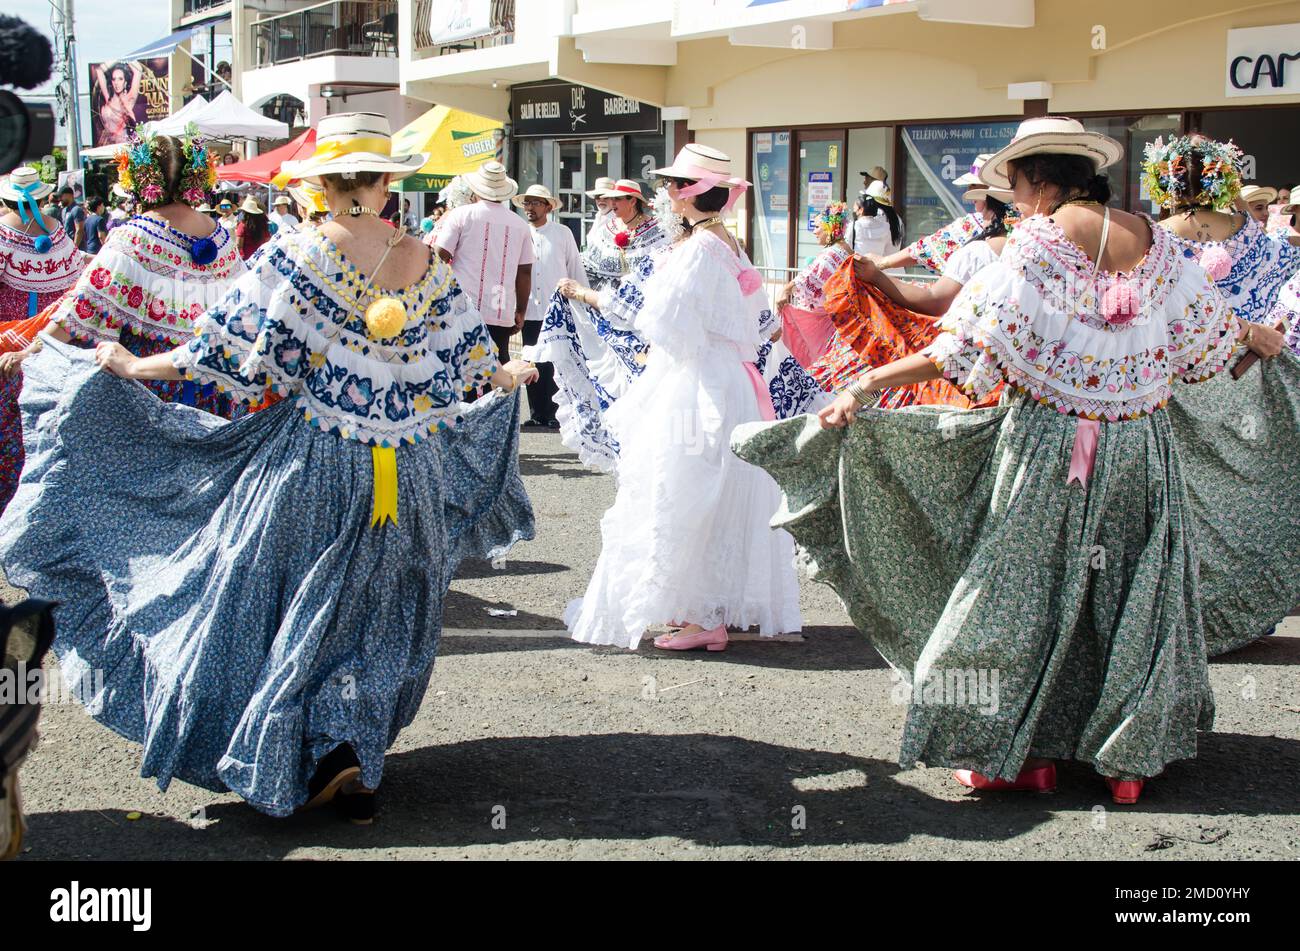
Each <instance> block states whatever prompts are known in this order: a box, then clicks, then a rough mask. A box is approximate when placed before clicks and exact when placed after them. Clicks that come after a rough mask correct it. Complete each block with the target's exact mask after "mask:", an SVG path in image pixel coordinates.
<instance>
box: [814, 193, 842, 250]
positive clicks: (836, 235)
mask: <svg viewBox="0 0 1300 951" xmlns="http://www.w3.org/2000/svg"><path fill="white" fill-rule="evenodd" d="M847 218H848V206H847V205H846V204H845V203H844V202H842V201H833V202H831V203H830V204H829V205H827V206H826V207H825V208H823V209H822V210H821V211H820V212H819V213H818V215H817V231H818V232H819V233H821V234H825V235H829V236H830V239H831V241H839V240H840V239H841V238H843V237H844V223H845V221H846V220H847Z"/></svg>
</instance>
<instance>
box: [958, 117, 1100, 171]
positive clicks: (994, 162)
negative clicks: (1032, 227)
mask: <svg viewBox="0 0 1300 951" xmlns="http://www.w3.org/2000/svg"><path fill="white" fill-rule="evenodd" d="M1030 155H1081V156H1083V157H1084V158H1087V159H1089V160H1090V161H1091V162H1092V164H1093V167H1094V168H1095V169H1096V170H1097V172H1101V170H1102V169H1104V168H1109V167H1110V166H1111V165H1114V164H1115V163H1116V162H1118V161H1119V160H1120V159H1122V158H1123V157H1124V146H1122V145H1120V144H1119V143H1118V142H1116V141H1115V140H1114V139H1112V138H1111V137H1110V136H1108V135H1102V134H1101V133H1100V132H1089V131H1088V130H1087V129H1085V128H1084V127H1083V123H1081V122H1079V121H1078V120H1077V119H1068V118H1066V117H1065V116H1044V117H1043V118H1040V119H1026V120H1025V121H1024V122H1022V123H1020V127H1019V128H1018V129H1016V134H1015V137H1014V138H1012V140H1011V142H1010V143H1009V144H1008V145H1007V146H1006V147H1005V148H1004V149H1002V150H1001V151H999V152H995V153H993V155H991V156H990V157H989V159H988V161H987V162H985V163H984V165H983V166H981V167H980V171H979V177H980V181H981V182H983V183H984V184H985V185H992V186H993V187H994V188H1010V187H1011V179H1010V178H1008V177H1007V163H1008V162H1012V161H1014V160H1016V159H1022V158H1026V157H1027V156H1030Z"/></svg>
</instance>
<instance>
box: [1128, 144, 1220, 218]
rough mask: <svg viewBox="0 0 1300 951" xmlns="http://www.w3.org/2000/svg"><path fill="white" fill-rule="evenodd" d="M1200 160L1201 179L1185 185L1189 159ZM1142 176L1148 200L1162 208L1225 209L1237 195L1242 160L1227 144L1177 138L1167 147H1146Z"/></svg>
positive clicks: (1161, 145)
mask: <svg viewBox="0 0 1300 951" xmlns="http://www.w3.org/2000/svg"><path fill="white" fill-rule="evenodd" d="M1193 156H1199V157H1200V160H1201V176H1200V180H1199V181H1196V182H1192V181H1189V178H1190V173H1191V166H1192V161H1191V159H1192V157H1193ZM1143 158H1144V162H1143V164H1142V176H1143V180H1144V183H1145V185H1146V190H1147V193H1148V194H1149V195H1150V196H1151V200H1152V201H1154V202H1156V203H1157V204H1159V205H1161V206H1162V207H1164V208H1170V209H1173V208H1180V207H1188V206H1198V205H1200V206H1209V207H1211V208H1214V209H1215V210H1216V211H1221V210H1223V209H1224V208H1228V207H1229V206H1231V205H1232V203H1233V202H1234V201H1235V200H1236V198H1237V195H1238V194H1239V193H1240V192H1241V171H1242V168H1243V167H1244V165H1245V161H1246V160H1245V156H1244V155H1243V154H1242V152H1241V149H1239V148H1237V146H1235V145H1234V144H1233V143H1232V142H1231V141H1228V142H1216V141H1215V140H1214V139H1207V138H1205V137H1204V136H1199V135H1198V136H1190V135H1180V136H1176V137H1175V138H1172V139H1170V140H1169V141H1168V142H1167V143H1166V142H1165V141H1164V139H1163V138H1159V139H1156V140H1155V141H1154V142H1151V143H1148V145H1147V147H1146V149H1145V150H1144V152H1143Z"/></svg>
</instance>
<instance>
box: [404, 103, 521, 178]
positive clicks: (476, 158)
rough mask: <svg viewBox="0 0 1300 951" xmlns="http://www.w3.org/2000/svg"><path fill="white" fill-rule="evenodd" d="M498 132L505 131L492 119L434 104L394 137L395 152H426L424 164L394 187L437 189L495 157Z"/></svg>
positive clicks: (406, 153)
mask: <svg viewBox="0 0 1300 951" xmlns="http://www.w3.org/2000/svg"><path fill="white" fill-rule="evenodd" d="M501 134H504V130H503V129H502V126H501V123H500V122H498V121H497V120H495V119H486V118H484V117H483V116H476V115H474V113H472V112H462V111H461V110H459V109H452V108H451V107H450V106H434V107H433V108H432V109H430V110H429V111H428V112H426V113H425V114H424V115H422V116H420V118H418V119H416V120H415V121H414V122H412V123H410V124H409V125H407V126H405V127H403V128H401V129H399V130H397V133H396V134H395V135H394V136H393V154H395V155H411V154H412V153H415V152H428V153H429V161H428V162H426V163H425V165H424V167H423V168H421V169H420V170H419V171H418V172H417V173H416V174H414V175H412V176H410V177H409V178H405V179H403V180H402V181H400V182H398V183H397V184H395V185H394V186H393V190H394V191H402V192H431V191H438V190H439V189H441V188H442V187H443V186H445V185H446V184H447V183H448V182H450V181H451V180H452V179H453V178H454V177H455V176H457V175H463V174H465V173H466V172H472V171H474V170H475V169H477V168H478V167H479V166H480V165H482V164H483V163H484V162H488V161H491V160H492V159H494V158H496V157H497V145H498V141H499V137H500V135H501Z"/></svg>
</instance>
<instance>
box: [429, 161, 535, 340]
mask: <svg viewBox="0 0 1300 951" xmlns="http://www.w3.org/2000/svg"><path fill="white" fill-rule="evenodd" d="M464 180H465V183H466V184H467V185H468V186H469V188H470V191H472V192H473V193H474V200H473V201H471V202H470V203H469V204H468V205H461V206H460V207H459V208H454V209H452V210H451V211H449V212H447V214H446V215H444V216H443V218H442V221H441V222H440V223H439V225H438V238H437V240H436V241H435V242H434V246H435V247H436V248H437V249H438V255H439V256H440V257H441V258H442V259H443V260H444V261H446V262H448V263H449V264H450V265H451V270H452V273H454V274H455V275H456V283H458V284H459V285H460V288H461V290H462V291H464V292H465V293H466V294H467V295H469V299H470V300H471V301H472V302H473V303H474V306H476V307H477V308H478V311H479V313H480V314H481V315H482V317H483V322H484V323H485V324H487V328H488V333H490V334H491V335H492V342H493V343H495V344H496V347H497V352H498V354H499V355H500V358H501V362H502V363H505V362H506V361H508V360H509V359H510V354H509V349H510V338H511V337H512V336H513V335H514V334H517V333H519V332H520V331H521V330H522V329H523V326H524V316H525V314H526V312H527V310H528V297H529V294H530V293H531V292H532V276H533V239H532V235H531V234H530V233H529V229H528V223H527V222H526V221H524V219H523V218H521V217H519V215H517V214H515V213H514V211H513V210H512V209H511V207H510V205H508V204H505V202H507V201H509V199H510V198H513V197H514V195H515V193H516V192H517V191H518V190H519V186H518V185H516V184H515V182H514V180H513V179H512V178H510V177H509V176H508V175H507V174H506V169H505V166H504V165H502V164H501V163H500V162H488V163H487V164H485V165H484V166H483V167H482V168H480V169H479V170H478V171H477V172H471V173H469V174H468V175H466V176H464Z"/></svg>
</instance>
